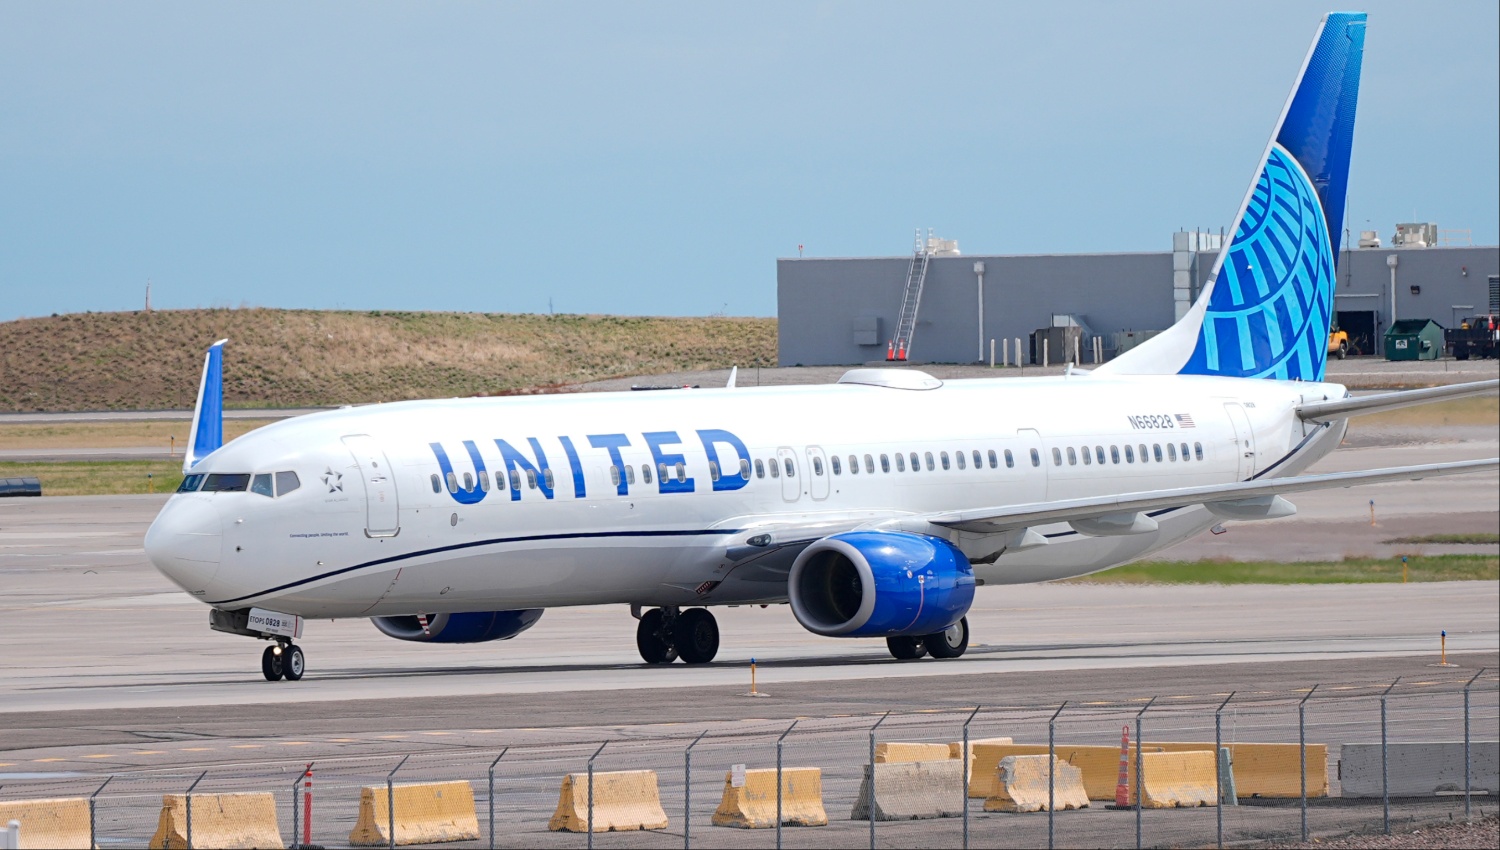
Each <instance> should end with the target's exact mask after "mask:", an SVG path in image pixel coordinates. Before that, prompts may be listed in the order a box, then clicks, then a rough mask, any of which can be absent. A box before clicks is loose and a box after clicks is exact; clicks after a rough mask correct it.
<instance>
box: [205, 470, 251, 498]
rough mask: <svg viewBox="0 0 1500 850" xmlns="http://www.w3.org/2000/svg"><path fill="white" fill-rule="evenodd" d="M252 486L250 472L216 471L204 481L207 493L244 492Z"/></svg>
mask: <svg viewBox="0 0 1500 850" xmlns="http://www.w3.org/2000/svg"><path fill="white" fill-rule="evenodd" d="M249 486H250V473H248V472H214V473H210V474H209V476H208V478H207V479H205V480H204V482H203V492H205V493H243V492H245V488H247V487H249Z"/></svg>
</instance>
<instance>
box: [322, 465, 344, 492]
mask: <svg viewBox="0 0 1500 850" xmlns="http://www.w3.org/2000/svg"><path fill="white" fill-rule="evenodd" d="M323 483H324V484H326V485H328V492H330V493H342V492H344V473H342V472H334V470H333V467H331V466H330V467H328V470H327V471H326V472H324V473H323Z"/></svg>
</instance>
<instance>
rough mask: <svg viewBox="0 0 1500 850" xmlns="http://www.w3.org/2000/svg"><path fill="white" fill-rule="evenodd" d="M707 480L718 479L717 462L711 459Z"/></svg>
mask: <svg viewBox="0 0 1500 850" xmlns="http://www.w3.org/2000/svg"><path fill="white" fill-rule="evenodd" d="M818 474H819V475H822V474H823V473H821V472H819V473H818ZM708 480H709V481H718V480H719V465H718V464H717V463H715V462H713V461H709V462H708Z"/></svg>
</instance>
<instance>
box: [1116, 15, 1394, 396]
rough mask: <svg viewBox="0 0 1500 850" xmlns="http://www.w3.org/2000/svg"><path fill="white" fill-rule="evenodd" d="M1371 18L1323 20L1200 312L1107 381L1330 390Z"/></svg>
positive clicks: (1131, 356)
mask: <svg viewBox="0 0 1500 850" xmlns="http://www.w3.org/2000/svg"><path fill="white" fill-rule="evenodd" d="M1365 18H1366V16H1365V14H1364V13H1362V12H1333V13H1330V14H1329V15H1328V16H1327V17H1325V18H1324V19H1323V23H1322V26H1321V27H1320V28H1319V30H1318V35H1317V38H1316V39H1315V40H1314V41H1313V46H1312V49H1311V50H1310V51H1309V52H1308V55H1307V59H1306V60H1305V62H1304V64H1303V67H1302V73H1301V74H1300V75H1299V76H1298V78H1297V83H1296V85H1295V86H1294V87H1293V89H1292V95H1291V97H1290V98H1289V99H1288V101H1287V104H1286V108H1285V109H1284V111H1283V112H1282V115H1281V120H1280V121H1279V122H1278V123H1277V125H1276V131H1275V133H1273V134H1272V136H1271V143H1270V144H1269V145H1268V146H1267V148H1266V154H1265V156H1264V158H1263V159H1262V160H1261V166H1260V169H1259V171H1258V172H1257V174H1256V179H1255V182H1254V183H1253V184H1252V185H1251V187H1250V191H1249V192H1248V193H1247V195H1246V198H1245V202H1244V204H1243V206H1242V208H1241V209H1240V212H1239V216H1238V217H1237V218H1236V219H1235V222H1234V227H1233V228H1232V232H1233V233H1234V237H1233V239H1231V240H1230V242H1229V244H1228V245H1227V246H1225V248H1224V250H1223V251H1222V252H1221V253H1220V254H1219V258H1218V260H1217V261H1216V262H1215V267H1214V273H1213V277H1212V279H1211V280H1210V281H1209V283H1208V284H1207V285H1206V286H1205V287H1204V290H1203V293H1202V295H1201V296H1200V297H1199V299H1198V303H1196V304H1194V305H1193V309H1192V310H1191V311H1190V312H1189V313H1188V314H1187V315H1186V316H1184V317H1183V319H1182V320H1181V321H1180V322H1178V323H1177V324H1176V325H1174V326H1173V327H1172V328H1171V329H1169V330H1168V331H1167V332H1166V333H1163V334H1161V335H1160V336H1158V337H1156V338H1155V339H1152V340H1151V341H1150V342H1148V343H1146V344H1145V345H1142V346H1139V347H1138V348H1137V349H1135V350H1134V351H1131V352H1128V353H1127V354H1126V355H1123V356H1122V357H1121V358H1119V359H1117V360H1116V361H1115V362H1113V363H1110V364H1107V366H1106V367H1105V368H1104V369H1102V370H1100V371H1113V372H1117V373H1136V374H1142V373H1145V374H1151V373H1155V374H1162V373H1168V374H1170V373H1172V372H1177V373H1180V374H1188V375H1220V376H1227V377H1243V378H1279V379H1290V380H1308V381H1318V380H1322V379H1323V374H1324V368H1325V366H1326V365H1327V362H1328V331H1329V323H1330V320H1331V318H1332V311H1333V294H1334V284H1335V277H1334V257H1335V256H1336V255H1337V253H1338V251H1339V248H1340V244H1339V243H1340V234H1341V233H1342V231H1343V225H1344V194H1345V191H1346V188H1347V185H1348V181H1349V151H1350V147H1351V144H1352V142H1353V138H1354V110H1355V103H1356V101H1357V100H1358V97H1359V72H1360V64H1361V61H1362V59H1363V57H1364V41H1365ZM1111 367H1112V368H1111Z"/></svg>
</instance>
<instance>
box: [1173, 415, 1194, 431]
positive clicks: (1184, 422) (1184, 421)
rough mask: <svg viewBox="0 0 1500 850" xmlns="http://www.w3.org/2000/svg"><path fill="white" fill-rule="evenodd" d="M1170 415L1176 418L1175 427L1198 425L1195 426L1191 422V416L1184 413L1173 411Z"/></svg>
mask: <svg viewBox="0 0 1500 850" xmlns="http://www.w3.org/2000/svg"><path fill="white" fill-rule="evenodd" d="M1172 415H1173V416H1174V417H1175V418H1176V419H1177V427H1179V428H1196V427H1198V426H1196V425H1194V424H1193V417H1191V416H1189V415H1188V414H1186V413H1174V414H1172Z"/></svg>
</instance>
